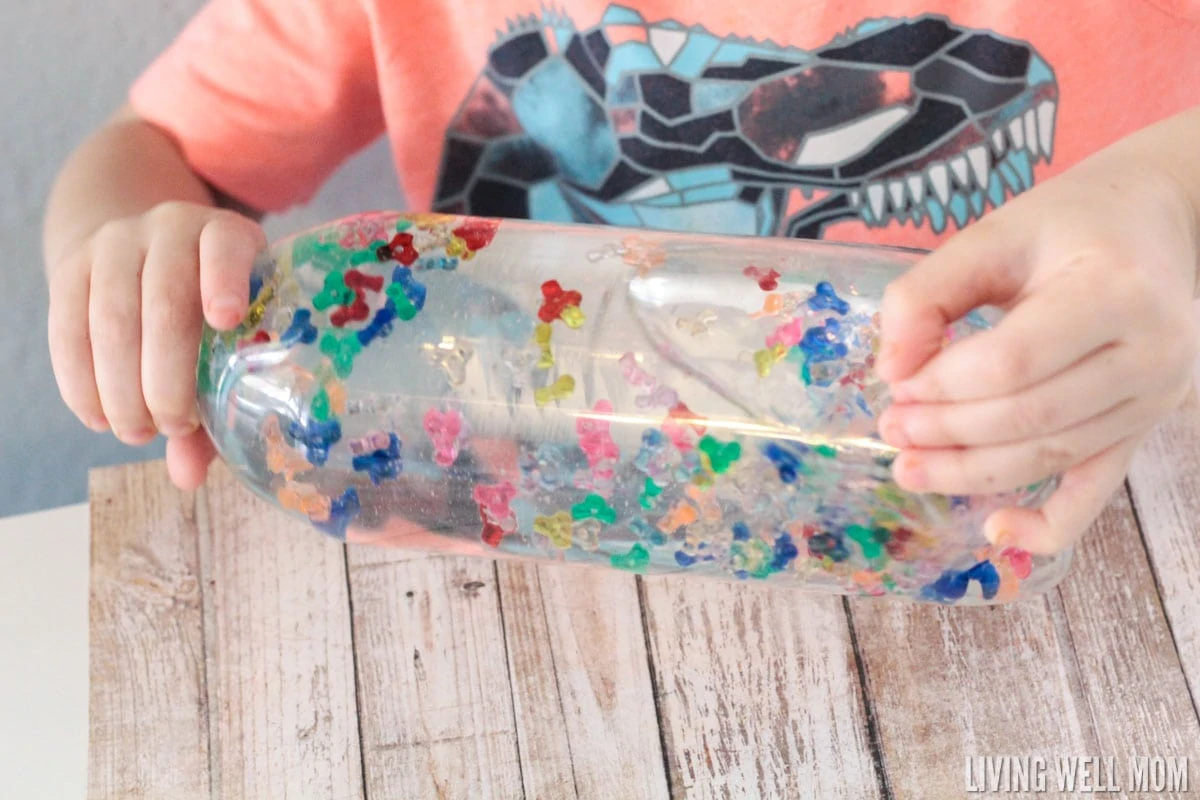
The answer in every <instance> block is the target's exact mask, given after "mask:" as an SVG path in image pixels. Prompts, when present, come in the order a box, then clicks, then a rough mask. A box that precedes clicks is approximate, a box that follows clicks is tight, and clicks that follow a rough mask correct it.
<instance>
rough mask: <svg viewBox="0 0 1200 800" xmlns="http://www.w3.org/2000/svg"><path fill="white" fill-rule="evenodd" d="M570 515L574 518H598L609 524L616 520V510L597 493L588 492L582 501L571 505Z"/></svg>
mask: <svg viewBox="0 0 1200 800" xmlns="http://www.w3.org/2000/svg"><path fill="white" fill-rule="evenodd" d="M571 516H572V517H573V518H574V519H577V520H582V519H598V520H600V521H601V522H605V523H608V524H609V525H611V524H613V523H614V522H616V521H617V512H616V510H615V509H614V508H613V507H612V506H610V505H609V504H608V501H606V500H605V499H604V498H603V497H601V496H600V495H598V494H589V495H588V496H587V497H585V498H583V501H582V502H580V503H577V504H575V505H573V506H571Z"/></svg>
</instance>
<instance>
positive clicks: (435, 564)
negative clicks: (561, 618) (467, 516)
mask: <svg viewBox="0 0 1200 800" xmlns="http://www.w3.org/2000/svg"><path fill="white" fill-rule="evenodd" d="M348 553H349V569H350V586H351V600H352V608H353V619H354V632H355V644H356V653H357V670H358V681H359V698H360V720H359V724H360V727H361V731H362V741H363V762H364V766H365V770H366V779H367V797H368V798H392V797H397V798H400V797H403V798H408V797H413V798H417V797H421V798H424V797H430V798H432V797H438V798H459V797H463V798H466V797H470V798H493V797H495V798H509V797H512V798H517V797H523V792H522V785H521V767H520V759H519V756H518V751H517V744H516V725H515V722H514V719H513V705H512V689H511V687H510V679H509V672H508V663H507V654H506V652H505V645H504V629H503V624H502V620H501V616H500V602H499V596H498V593H497V588H496V568H495V564H494V563H493V562H491V561H488V560H486V559H478V558H463V557H438V556H433V557H427V558H419V557H417V558H415V557H414V553H413V552H411V551H405V550H394V551H393V550H383V549H380V548H372V547H365V546H351V547H350V548H349V550H348Z"/></svg>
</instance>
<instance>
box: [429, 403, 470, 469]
mask: <svg viewBox="0 0 1200 800" xmlns="http://www.w3.org/2000/svg"><path fill="white" fill-rule="evenodd" d="M422 424H423V426H424V428H425V433H426V434H428V436H429V440H430V441H431V442H433V452H434V454H433V460H434V463H435V464H437V465H438V466H439V467H442V468H446V467H449V466H451V465H452V464H454V462H455V460H456V459H457V458H458V448H459V442H460V436H461V434H462V430H463V419H462V415H461V414H459V413H458V411H457V410H455V409H453V408H451V409H448V410H447V411H445V412H442V411H438V410H437V409H436V408H431V409H429V410H428V411H426V412H425V419H424V420H423V422H422Z"/></svg>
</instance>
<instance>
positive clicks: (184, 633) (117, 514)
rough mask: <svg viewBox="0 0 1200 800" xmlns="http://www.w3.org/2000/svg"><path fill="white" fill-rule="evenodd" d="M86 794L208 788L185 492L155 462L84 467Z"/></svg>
mask: <svg viewBox="0 0 1200 800" xmlns="http://www.w3.org/2000/svg"><path fill="white" fill-rule="evenodd" d="M89 491H90V496H91V534H92V555H91V597H90V601H89V613H88V617H89V625H90V631H89V640H90V641H89V651H90V672H91V680H90V689H89V692H90V699H89V705H88V717H89V723H90V729H91V735H90V738H89V742H88V754H89V756H88V797H90V798H97V800H100V798H104V800H107V799H108V798H113V797H121V798H132V799H134V800H136V798H163V797H169V798H172V800H190V798H207V797H208V796H209V788H210V787H209V770H208V696H207V692H206V689H205V678H204V623H203V620H202V612H201V585H200V573H199V565H198V563H197V550H196V544H197V542H196V519H195V514H194V502H193V500H194V498H193V497H192V496H191V495H184V494H181V493H179V492H178V491H176V490H175V489H174V488H173V487H172V486H171V485H170V482H169V481H168V479H167V475H166V470H165V469H163V466H162V464H161V463H158V464H139V465H134V466H126V467H111V468H107V469H99V470H93V471H92V473H91V475H90V490H89Z"/></svg>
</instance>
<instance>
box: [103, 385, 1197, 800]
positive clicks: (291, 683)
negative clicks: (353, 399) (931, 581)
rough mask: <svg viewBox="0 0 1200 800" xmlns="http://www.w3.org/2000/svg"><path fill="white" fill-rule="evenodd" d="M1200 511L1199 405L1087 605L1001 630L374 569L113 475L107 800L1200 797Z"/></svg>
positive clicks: (296, 531) (1115, 542) (1173, 434)
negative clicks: (1106, 764) (1151, 785)
mask: <svg viewBox="0 0 1200 800" xmlns="http://www.w3.org/2000/svg"><path fill="white" fill-rule="evenodd" d="M1198 486H1200V410H1198V408H1197V406H1196V404H1195V402H1192V403H1190V404H1189V405H1188V406H1187V407H1186V408H1185V409H1184V410H1182V411H1180V412H1179V413H1177V414H1176V415H1175V416H1173V417H1172V418H1171V419H1170V420H1168V421H1167V422H1166V423H1165V424H1163V425H1162V426H1160V427H1159V428H1158V429H1157V430H1156V431H1155V432H1154V433H1153V435H1152V436H1151V438H1150V440H1149V441H1148V442H1147V443H1146V445H1145V446H1144V447H1143V448H1142V450H1141V451H1140V453H1139V455H1138V457H1137V460H1136V462H1135V465H1134V468H1133V471H1132V474H1131V476H1130V479H1129V481H1128V484H1127V488H1126V490H1125V491H1122V492H1121V493H1120V494H1118V495H1117V496H1116V497H1115V498H1114V499H1113V501H1112V503H1111V504H1110V505H1109V507H1108V509H1107V511H1106V512H1105V513H1104V515H1103V516H1102V517H1101V519H1100V520H1099V521H1098V522H1097V524H1096V528H1095V529H1094V530H1093V531H1091V532H1090V534H1089V535H1088V536H1087V538H1086V539H1085V540H1084V542H1083V543H1082V545H1081V546H1080V547H1079V549H1078V551H1077V555H1076V560H1075V564H1074V566H1073V568H1072V571H1071V574H1070V576H1069V577H1068V578H1067V579H1066V581H1065V582H1064V583H1063V584H1062V585H1061V586H1060V587H1059V588H1058V589H1057V590H1055V591H1053V592H1051V593H1049V594H1048V595H1046V596H1044V597H1043V598H1039V599H1034V600H1031V601H1028V602H1024V603H1020V604H1017V605H1014V606H1009V607H999V608H982V609H979V608H976V609H971V608H938V607H929V606H916V605H910V604H902V603H898V602H893V601H886V600H873V599H861V600H860V599H854V600H844V599H842V598H838V597H825V596H811V595H804V594H797V593H795V592H789V591H787V590H777V589H769V588H765V587H761V586H754V585H749V584H737V585H734V584H720V583H712V582H706V581H696V580H694V579H692V580H689V579H679V578H638V577H635V576H631V575H626V574H622V573H607V572H602V571H589V570H585V569H581V568H578V567H562V566H527V565H522V564H516V563H511V562H498V563H497V562H492V561H488V560H482V559H475V560H472V559H464V558H461V557H439V556H425V555H421V554H418V553H409V552H400V551H387V550H381V549H368V548H355V547H351V548H346V547H344V546H342V545H340V544H338V543H337V542H334V541H332V540H329V539H325V538H323V537H321V536H320V535H318V534H315V533H313V532H311V531H310V530H309V529H308V528H307V527H305V526H304V525H302V524H298V523H296V522H292V521H289V520H288V519H286V518H285V517H284V516H283V515H282V514H280V513H278V512H275V511H273V510H271V509H270V508H269V507H268V506H267V505H265V504H263V503H261V502H259V501H257V500H255V499H254V498H252V497H251V495H250V493H249V492H248V491H245V490H243V489H242V488H240V487H239V486H238V485H236V484H235V482H234V481H233V479H232V478H231V477H230V476H229V475H228V473H227V472H225V471H224V470H217V471H216V472H215V474H214V475H213V477H212V478H210V480H209V483H208V485H207V487H206V488H205V489H204V490H202V491H200V492H198V493H196V494H194V495H191V494H182V493H179V492H177V491H175V490H174V489H172V488H171V486H170V484H169V482H168V480H167V476H166V471H165V469H164V467H163V466H162V464H160V463H153V464H144V465H137V466H130V467H124V468H113V469H106V470H101V471H97V472H94V473H93V474H92V482H91V508H92V537H93V538H92V564H91V601H90V625H91V639H90V653H91V688H90V720H91V740H90V748H89V750H90V756H89V786H90V797H93V798H155V799H156V800H160V799H166V800H184V799H185V798H200V797H203V798H208V797H220V798H237V799H239V800H241V799H243V798H264V799H268V798H269V800H284V798H321V800H331V799H332V798H370V799H371V800H376V799H377V798H387V799H388V800H391V799H392V798H403V799H407V798H470V799H471V800H475V798H488V797H496V798H519V797H525V798H571V797H581V798H601V799H602V800H614V799H617V798H632V799H633V800H643V798H665V797H673V798H674V797H687V798H692V797H696V798H701V797H705V798H706V797H738V798H822V799H823V798H852V800H865V799H866V798H920V797H929V798H950V797H961V796H964V795H965V794H966V790H967V788H969V787H968V775H967V772H966V760H967V759H968V758H971V757H976V758H980V757H985V756H1032V757H1041V758H1044V759H1046V760H1047V763H1049V764H1050V765H1051V770H1052V771H1051V772H1050V773H1049V777H1047V780H1048V782H1049V783H1050V784H1051V785H1049V786H1048V787H1047V789H1048V791H1047V792H1046V793H1045V794H1041V795H1038V796H1043V797H1050V796H1055V794H1056V793H1055V791H1054V790H1055V788H1056V786H1055V785H1054V781H1056V780H1057V778H1056V777H1054V772H1053V765H1054V764H1056V763H1061V762H1059V761H1058V760H1059V759H1061V758H1067V757H1076V756H1078V757H1099V758H1102V759H1115V762H1114V763H1115V765H1116V773H1115V774H1116V776H1117V780H1118V783H1120V782H1121V781H1122V780H1127V778H1128V775H1129V772H1128V770H1127V767H1126V764H1127V761H1128V759H1130V758H1136V757H1143V756H1144V757H1152V758H1153V757H1164V758H1176V759H1184V758H1187V759H1190V760H1189V762H1188V766H1189V768H1190V773H1189V776H1188V777H1189V779H1190V783H1189V785H1188V788H1189V789H1190V790H1191V792H1190V793H1189V794H1187V795H1184V796H1193V797H1200V720H1198V717H1197V702H1196V698H1197V697H1200V489H1198ZM976 780H978V777H977V778H976ZM1093 780H1095V778H1094V777H1093ZM1101 785H1102V784H1101ZM1123 788H1124V789H1125V790H1126V791H1127V792H1128V791H1129V790H1130V789H1131V788H1132V787H1130V786H1128V785H1124V786H1123ZM976 796H977V795H976ZM992 796H998V795H992ZM1068 796H1080V795H1078V794H1072V795H1068ZM1109 796H1114V795H1109ZM1132 796H1137V795H1132ZM1155 796H1157V797H1167V796H1173V795H1172V794H1170V793H1163V794H1158V795H1155ZM1175 796H1178V795H1175Z"/></svg>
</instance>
